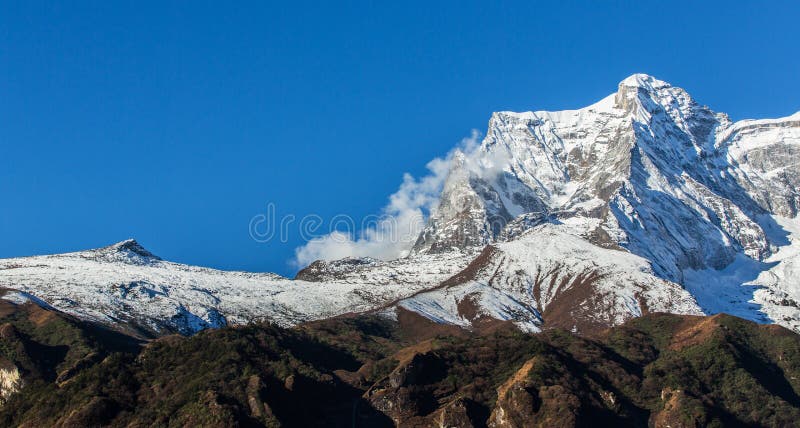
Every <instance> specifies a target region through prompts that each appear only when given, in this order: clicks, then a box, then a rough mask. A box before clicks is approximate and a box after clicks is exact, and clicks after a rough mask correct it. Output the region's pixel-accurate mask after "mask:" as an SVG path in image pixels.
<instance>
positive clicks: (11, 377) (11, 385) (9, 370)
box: [0, 364, 22, 405]
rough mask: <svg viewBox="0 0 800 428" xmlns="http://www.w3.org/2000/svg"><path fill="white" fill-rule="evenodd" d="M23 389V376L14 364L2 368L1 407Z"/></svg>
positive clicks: (0, 371) (0, 385) (0, 378)
mask: <svg viewBox="0 0 800 428" xmlns="http://www.w3.org/2000/svg"><path fill="white" fill-rule="evenodd" d="M21 387H22V376H21V375H20V373H19V369H18V368H17V367H16V366H14V365H13V364H8V366H7V367H5V368H0V405H2V404H3V403H5V402H6V400H8V397H10V396H11V394H13V393H15V392H17V391H19V389H20V388H21Z"/></svg>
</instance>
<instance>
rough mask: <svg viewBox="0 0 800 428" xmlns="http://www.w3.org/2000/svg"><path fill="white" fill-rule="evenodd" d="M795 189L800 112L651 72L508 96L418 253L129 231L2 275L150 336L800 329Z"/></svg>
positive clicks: (10, 283)
mask: <svg viewBox="0 0 800 428" xmlns="http://www.w3.org/2000/svg"><path fill="white" fill-rule="evenodd" d="M798 188H800V113H796V114H794V115H792V116H789V117H786V118H782V119H772V120H745V121H740V122H735V123H734V122H732V121H731V120H730V119H729V118H728V117H727V116H726V115H724V114H722V113H715V112H713V111H711V110H710V109H709V108H708V107H705V106H702V105H700V104H698V103H697V102H695V101H694V100H693V99H692V98H691V97H690V96H689V94H688V93H686V91H684V90H683V89H680V88H677V87H674V86H671V85H670V84H668V83H665V82H663V81H660V80H657V79H655V78H653V77H651V76H647V75H642V74H636V75H633V76H631V77H629V78H627V79H625V80H623V81H622V82H621V83H620V84H619V86H618V88H617V91H616V92H615V93H612V94H611V95H609V96H608V97H606V98H604V99H602V100H600V101H599V102H597V103H595V104H592V105H590V106H588V107H585V108H582V109H579V110H570V111H560V112H545V111H536V112H525V113H512V112H498V113H495V114H493V115H492V117H491V119H490V122H489V128H488V131H487V133H486V137H485V139H484V140H483V141H482V143H481V144H480V145H479V146H478V147H477V148H476V149H474V150H470V151H466V152H457V153H456V154H455V155H454V156H453V157H452V165H451V169H450V171H449V174H448V177H447V179H446V181H445V183H444V186H443V189H442V193H441V197H440V201H439V204H438V205H437V207H436V209H435V211H434V212H433V213H432V215H431V218H430V219H429V222H428V224H427V226H426V227H425V229H424V231H423V232H422V234H421V235H420V236H419V239H418V240H417V242H416V243H415V245H414V247H413V250H412V252H411V255H410V256H408V257H406V258H402V259H398V260H392V261H381V260H377V259H369V258H367V259H346V260H340V261H319V262H315V263H313V264H311V265H310V266H309V267H307V268H306V269H304V270H302V271H301V272H300V273H299V274H298V277H297V278H296V279H295V280H290V279H286V278H282V277H279V276H276V275H272V274H252V273H244V272H223V271H218V270H213V269H206V268H200V267H192V266H186V265H180V264H175V263H170V262H167V261H163V260H160V259H159V258H157V257H155V256H154V255H152V254H150V253H149V252H147V251H146V250H144V249H143V248H141V247H140V246H139V245H138V244H136V243H135V242H132V241H126V242H123V243H120V244H117V245H114V246H111V247H106V248H102V249H99V250H92V251H86V252H78V253H71V254H63V255H55V256H38V257H28V258H19V259H7V260H0V286H2V287H5V288H11V289H16V290H19V291H21V292H25V293H29V294H30V295H32V296H36V297H37V298H39V299H42V300H43V301H44V302H46V303H47V304H49V305H51V306H53V307H55V308H57V309H60V310H64V311H66V312H69V313H72V314H74V315H76V316H79V317H84V318H89V319H93V320H96V321H99V322H103V323H107V324H120V323H122V324H125V325H127V326H132V327H134V328H138V329H142V330H145V331H146V332H148V333H149V334H156V333H158V332H162V331H180V332H183V333H190V332H193V331H197V330H198V329H202V328H206V327H215V326H220V325H225V324H231V323H244V322H249V321H252V320H257V319H270V320H273V321H275V322H278V323H281V324H284V325H290V324H295V323H298V322H302V321H307V320H313V319H319V318H325V317H331V316H335V315H339V314H344V313H349V312H360V311H368V310H374V311H381V313H385V314H387V315H389V316H391V315H392V314H393V311H397V310H400V309H397V308H403V309H404V310H408V311H412V312H414V313H417V314H419V315H421V316H424V317H427V318H429V319H432V320H435V321H437V322H443V323H451V324H456V325H462V326H465V327H474V328H480V327H481V326H485V325H491V324H492V323H494V322H496V321H498V320H500V321H510V322H513V323H515V324H516V325H517V326H519V327H520V328H522V329H524V330H528V331H537V330H539V329H542V328H547V327H551V326H557V327H563V328H567V329H572V330H576V331H593V330H596V329H598V328H602V327H606V326H610V325H616V324H619V323H621V322H623V321H624V320H626V319H628V318H631V317H636V316H639V315H642V314H643V313H646V312H673V313H681V314H700V313H709V314H711V313H717V312H729V313H732V314H734V315H738V316H742V317H745V318H749V319H752V320H756V321H759V322H776V323H779V324H782V325H785V326H788V327H790V328H793V329H795V330H796V331H800V303H798V302H800V241H798V240H800V238H798V237H800V220H799V219H798V218H797V214H798V209H800V193H798ZM9 295H11V296H16V297H9V299H11V298H16V299H18V300H19V296H18V295H14V294H13V293H12V294H9Z"/></svg>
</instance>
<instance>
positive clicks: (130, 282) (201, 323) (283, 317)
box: [0, 240, 468, 335]
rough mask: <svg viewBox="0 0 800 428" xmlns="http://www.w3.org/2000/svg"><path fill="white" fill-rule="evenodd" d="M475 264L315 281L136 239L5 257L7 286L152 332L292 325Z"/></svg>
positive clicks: (380, 299) (459, 261)
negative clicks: (179, 256)
mask: <svg viewBox="0 0 800 428" xmlns="http://www.w3.org/2000/svg"><path fill="white" fill-rule="evenodd" d="M467 263H468V260H467V259H464V258H463V257H461V258H459V257H456V256H449V257H448V256H442V257H437V258H426V260H424V261H419V260H417V261H414V262H411V260H409V263H405V264H404V263H402V262H394V263H393V266H394V267H395V268H396V269H397V270H398V271H399V272H402V273H403V274H404V275H407V276H408V277H418V278H419V280H418V281H415V282H413V283H408V282H400V281H392V280H391V278H389V277H387V276H386V275H384V274H383V273H379V276H377V277H369V276H367V275H363V276H360V277H359V280H349V281H338V282H332V281H327V282H308V281H295V280H289V279H286V278H283V277H280V276H278V275H274V274H269V273H267V274H257V273H247V272H228V271H220V270H215V269H208V268H203V267H196V266H187V265H182V264H177V263H171V262H167V261H163V260H161V259H159V258H158V257H156V256H154V255H152V254H151V253H149V252H148V251H146V250H145V249H144V248H142V247H141V246H140V245H139V244H137V243H136V242H135V241H132V240H129V241H124V242H121V243H118V244H115V245H112V246H109V247H105V248H100V249H97V250H89V251H82V252H77V253H69V254H60V255H52V256H36V257H24V258H17V259H4V260H0V287H4V288H10V289H16V290H19V291H22V292H25V293H30V294H32V295H34V296H37V297H38V298H40V299H42V300H43V301H44V302H46V303H47V304H49V305H50V306H52V307H54V308H56V309H59V310H61V311H64V312H67V313H70V314H72V315H75V316H78V317H80V318H84V319H88V320H92V321H96V322H100V323H103V324H108V325H112V326H119V327H123V328H127V329H133V330H139V331H141V332H142V333H144V334H148V335H154V334H162V333H165V332H172V331H176V332H180V333H184V334H188V333H193V332H196V331H198V330H201V329H204V328H209V327H220V326H223V325H228V324H242V323H247V322H250V321H255V320H270V321H273V322H277V323H279V324H282V325H292V324H296V323H298V322H303V321H308V320H314V319H320V318H326V317H331V316H335V315H339V314H342V313H347V312H360V311H366V310H370V309H372V308H375V307H380V306H383V305H386V304H389V303H391V302H393V301H395V300H397V299H400V298H403V297H407V296H409V295H411V294H413V293H414V292H416V291H419V290H421V289H424V288H425V287H429V286H431V285H433V284H435V283H437V281H440V280H441V279H443V278H445V277H447V276H449V275H452V274H453V273H454V272H455V271H457V270H458V269H460V268H463V267H464V266H465V265H466V264H467ZM16 295H17V294H13V293H12V294H10V296H16ZM7 296H9V295H7Z"/></svg>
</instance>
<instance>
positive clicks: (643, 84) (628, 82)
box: [619, 73, 671, 89]
mask: <svg viewBox="0 0 800 428" xmlns="http://www.w3.org/2000/svg"><path fill="white" fill-rule="evenodd" d="M669 86H671V85H670V84H669V83H667V82H664V81H663V80H658V79H656V78H655V77H653V76H651V75H649V74H644V73H636V74H632V75H630V76H628V77H626V78H625V79H624V80H622V81H621V82H619V87H620V89H621V88H623V87H628V88H630V87H634V88H643V89H658V88H663V87H669Z"/></svg>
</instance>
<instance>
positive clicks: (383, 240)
mask: <svg viewBox="0 0 800 428" xmlns="http://www.w3.org/2000/svg"><path fill="white" fill-rule="evenodd" d="M480 137H481V135H480V132H478V131H477V130H474V129H473V130H472V132H471V134H470V136H469V137H467V138H464V139H463V140H462V141H461V144H460V145H459V147H458V148H456V149H454V150H452V151H450V152H449V153H448V154H447V156H445V157H444V158H435V159H433V160H432V161H430V162H428V164H427V165H426V167H427V169H428V171H429V174H428V175H426V176H424V177H422V178H420V179H415V178H414V177H412V176H411V175H410V174H404V175H403V183H402V184H400V188H399V189H398V190H397V191H396V192H395V193H393V194H392V195H391V196H389V203H388V204H387V205H386V206H385V207H384V208H383V210H382V216H381V218H380V220H378V221H376V222H375V224H372V225H369V226H367V227H365V228H364V229H363V230H361V231H360V233H359V234H358V236H353V235H352V234H348V233H343V232H339V231H334V232H332V233H330V234H328V235H325V236H322V237H320V238H315V239H312V240H310V241H309V242H307V243H306V244H305V245H303V246H301V247H298V248H296V249H295V259H294V261H293V263H294V265H295V266H297V267H303V266H307V265H308V264H309V263H311V262H313V261H315V260H320V259H323V260H337V259H342V258H345V257H374V258H378V259H382V260H392V259H396V258H399V257H404V256H406V255H407V254H408V252H409V251H410V250H411V247H412V246H413V245H414V242H415V241H416V239H417V237H418V236H419V234H420V233H421V232H422V229H423V228H424V227H425V223H426V221H427V217H428V215H429V213H430V212H431V210H433V209H435V208H436V205H437V203H438V202H439V195H440V194H441V191H442V186H443V185H444V182H445V180H446V179H447V175H448V173H449V172H450V166H451V164H452V161H453V158H454V157H455V156H458V157H460V158H461V159H462V160H463V161H464V165H465V166H466V168H467V170H468V171H470V172H472V173H475V174H477V175H479V176H482V175H484V174H485V173H486V171H487V168H489V169H495V168H497V167H498V165H500V167H502V165H503V159H499V158H498V159H494V158H495V157H496V156H489V157H486V156H478V155H477V154H478V152H479V151H480ZM479 158H480V159H479ZM506 160H507V158H506ZM487 161H488V163H487Z"/></svg>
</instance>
